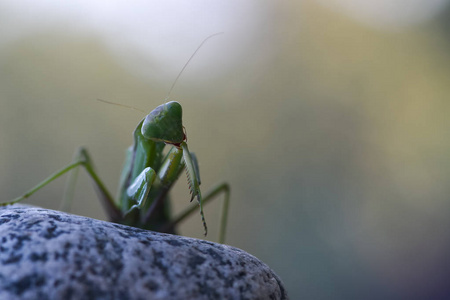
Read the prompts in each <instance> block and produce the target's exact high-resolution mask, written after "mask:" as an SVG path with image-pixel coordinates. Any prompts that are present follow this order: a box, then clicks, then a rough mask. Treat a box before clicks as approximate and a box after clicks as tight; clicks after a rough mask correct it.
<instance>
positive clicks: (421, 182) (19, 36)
mask: <svg viewBox="0 0 450 300" xmlns="http://www.w3.org/2000/svg"><path fill="white" fill-rule="evenodd" d="M448 4H449V1H448V0H431V1H419V0H384V1H375V0H373V1H357V0H316V1H314V0H302V1H260V0H259V1H256V0H254V1H250V0H249V1H238V0H231V1H230V0H227V1H214V2H211V1H206V0H203V1H189V2H187V1H164V2H161V1H133V3H132V4H129V3H127V4H125V2H121V1H109V2H108V4H106V3H105V2H101V1H97V2H93V1H87V0H86V1H76V2H73V1H72V2H58V3H55V2H53V1H49V0H47V1H31V0H28V1H13V0H3V1H1V2H0V170H1V173H0V188H1V191H2V194H1V199H0V200H1V201H2V202H3V201H8V200H11V199H12V198H15V197H17V196H19V195H21V194H22V193H24V192H25V191H26V190H28V189H29V188H31V187H32V186H34V185H35V184H37V183H38V182H40V181H41V180H43V179H44V178H45V177H46V176H48V175H49V174H50V173H52V172H54V171H56V170H58V169H60V168H61V167H63V166H65V165H67V164H68V163H69V162H70V161H71V159H72V155H73V153H74V151H75V149H76V148H77V147H78V146H81V145H84V146H87V147H88V149H89V150H90V152H91V155H92V157H93V160H94V163H95V164H96V167H97V169H98V171H99V173H100V176H101V177H102V178H103V179H104V181H105V182H106V184H107V186H108V187H109V188H110V190H111V191H112V192H115V191H116V187H117V182H118V179H119V174H120V170H121V168H122V163H123V158H124V153H125V149H126V148H127V147H128V146H129V145H130V144H131V141H132V136H131V134H132V131H133V130H134V128H135V126H136V125H137V123H138V122H139V121H140V120H141V118H143V117H144V114H143V113H140V112H137V111H134V110H129V109H125V108H120V107H117V106H113V105H108V104H104V103H99V102H98V101H96V99H97V98H100V99H105V100H108V101H113V102H118V103H122V104H126V105H132V106H135V107H139V108H141V109H143V110H145V111H150V110H152V109H153V108H155V107H156V106H157V105H159V104H162V103H163V102H165V98H166V96H167V93H168V91H169V89H170V86H171V85H172V83H173V81H174V79H175V77H176V76H177V75H178V73H179V71H180V70H181V68H182V67H183V65H184V63H185V62H186V61H187V60H188V58H189V57H190V56H191V54H192V53H193V51H194V50H195V49H196V48H197V46H198V45H199V44H200V43H201V41H202V40H203V39H205V38H206V37H207V36H209V35H211V34H213V33H216V32H224V34H222V35H219V36H217V37H215V38H213V39H211V40H209V41H208V42H207V43H206V44H205V45H204V47H203V48H201V50H200V51H199V52H198V53H197V55H196V56H195V58H194V59H193V60H192V61H191V63H190V64H189V66H188V67H187V69H186V70H185V72H184V73H183V75H182V76H181V78H180V80H179V81H178V83H177V85H176V86H175V89H174V90H173V92H172V93H171V100H176V101H179V102H180V103H181V104H182V105H183V109H184V125H185V127H186V129H187V133H188V144H189V147H190V150H191V151H193V152H195V153H196V154H197V156H198V158H199V161H200V169H201V175H202V188H203V191H204V192H203V193H205V192H206V191H207V190H208V188H209V187H212V186H213V185H214V184H216V183H220V182H223V181H227V182H229V183H230V184H231V187H232V202H231V207H230V210H231V211H230V217H229V226H228V238H227V243H229V244H230V245H232V246H235V247H238V248H241V249H243V250H245V251H247V252H250V253H251V254H253V255H255V256H257V257H258V258H260V259H261V260H263V261H264V262H266V263H267V264H268V265H269V266H270V267H272V268H273V269H274V270H275V272H276V273H277V274H278V275H280V277H281V278H282V280H283V281H284V283H285V285H286V288H287V290H288V293H289V295H290V297H291V299H398V298H411V297H414V298H428V299H430V298H433V297H438V296H442V295H445V294H450V291H449V290H448V289H449V288H448V277H449V275H450V260H449V255H448V253H449V251H450V235H449V234H448V229H449V225H450V218H449V212H450V202H449V199H448V198H449V197H448V195H449V192H450V185H448V184H447V183H448V182H449V180H450V159H449V152H450V138H449V135H448V132H449V129H450V128H449V126H450V121H449V109H450V107H449V105H450V104H449V101H448V95H449V94H450V81H449V78H450V51H449V50H450V22H449V21H448V20H449V17H450V7H449V5H448ZM64 182H65V178H61V179H58V180H57V181H55V182H54V183H52V184H51V185H49V186H48V187H46V188H45V189H43V190H42V191H40V192H39V193H37V194H35V195H34V196H33V197H32V198H31V199H29V200H28V201H27V202H28V203H31V204H35V205H40V206H43V207H46V208H52V209H58V208H59V206H60V203H61V199H62V195H63V189H64ZM173 200H174V201H173V202H174V204H173V205H174V210H175V211H180V210H181V209H183V208H184V207H186V205H187V204H188V201H189V197H188V189H187V183H186V179H185V178H184V177H181V178H180V180H179V183H178V184H177V186H176V188H175V191H174V196H173ZM220 204H221V201H220V200H217V202H216V203H211V204H210V205H208V206H207V207H206V218H207V221H208V225H209V227H210V228H211V234H210V235H209V236H208V239H211V240H213V241H214V240H216V238H217V236H216V234H215V231H216V230H217V229H218V228H217V227H218V226H217V223H218V218H219V210H220ZM72 212H73V213H75V214H79V215H84V216H89V217H94V218H99V219H105V218H106V216H105V214H104V212H103V211H102V208H101V207H100V204H99V202H98V200H97V198H96V196H95V193H94V190H93V188H92V187H91V183H90V180H89V178H88V176H87V175H86V173H85V172H84V171H81V172H80V176H79V181H78V185H77V189H76V194H75V200H74V203H73V206H72ZM180 230H181V233H182V234H183V235H187V236H192V237H198V238H202V232H203V231H202V226H201V222H200V218H199V216H198V215H194V216H193V217H192V218H191V219H190V220H189V221H187V222H186V223H185V224H183V226H181V229H180ZM448 292H449V293H448Z"/></svg>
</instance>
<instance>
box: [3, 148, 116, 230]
mask: <svg viewBox="0 0 450 300" xmlns="http://www.w3.org/2000/svg"><path fill="white" fill-rule="evenodd" d="M76 157H77V158H76V160H75V161H74V162H72V163H71V164H70V165H68V166H66V167H64V168H62V169H61V170H59V171H57V172H55V173H53V174H52V175H50V176H49V177H47V178H46V179H44V180H43V181H42V182H40V183H39V184H37V185H36V186H35V187H33V188H32V189H30V190H29V191H28V192H26V193H25V194H24V195H22V196H21V197H18V198H16V199H14V200H12V201H10V202H5V203H0V206H6V205H11V204H14V203H17V202H20V201H22V200H24V199H27V198H28V197H30V196H31V195H33V194H34V193H35V192H37V191H38V190H40V189H41V188H43V187H44V186H46V185H47V184H49V183H50V182H52V181H53V180H55V179H56V178H59V177H60V176H62V175H64V174H65V173H67V172H69V171H71V170H73V169H75V168H76V167H78V166H83V167H84V168H85V169H86V171H87V172H88V174H89V175H90V176H91V178H92V180H93V181H94V186H95V189H96V191H97V195H98V197H99V198H100V200H101V202H102V204H103V206H104V208H105V210H106V212H107V214H108V215H109V216H110V218H111V220H112V221H117V220H120V218H121V212H120V210H119V209H118V208H117V206H116V204H115V203H114V199H113V198H112V197H111V195H110V193H109V192H108V190H107V189H106V187H105V185H104V184H103V182H102V181H101V180H100V178H99V177H98V175H97V173H96V172H95V170H94V166H93V164H92V161H91V159H90V157H89V154H88V152H87V150H86V149H85V148H80V149H79V150H78V152H77V156H76ZM72 180H75V179H72ZM71 184H74V182H73V183H71ZM71 184H69V185H71Z"/></svg>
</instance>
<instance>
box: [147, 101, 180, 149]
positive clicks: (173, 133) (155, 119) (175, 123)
mask: <svg viewBox="0 0 450 300" xmlns="http://www.w3.org/2000/svg"><path fill="white" fill-rule="evenodd" d="M182 114H183V112H182V108H181V104H180V103H178V102H175V101H170V102H167V103H165V104H161V105H160V106H158V107H157V108H155V109H154V110H152V111H151V112H150V113H149V114H148V115H147V116H146V117H145V119H144V122H143V123H142V129H141V132H142V135H143V136H144V137H145V138H147V139H151V140H153V141H156V142H165V143H167V144H174V145H179V144H181V143H182V142H183V141H184V140H185V139H186V135H185V134H184V130H183V123H182Z"/></svg>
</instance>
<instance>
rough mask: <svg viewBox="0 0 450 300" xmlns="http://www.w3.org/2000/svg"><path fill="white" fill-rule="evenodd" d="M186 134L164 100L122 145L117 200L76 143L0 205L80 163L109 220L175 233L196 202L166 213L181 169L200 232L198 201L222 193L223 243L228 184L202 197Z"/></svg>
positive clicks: (178, 113)
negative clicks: (57, 165)
mask: <svg viewBox="0 0 450 300" xmlns="http://www.w3.org/2000/svg"><path fill="white" fill-rule="evenodd" d="M210 37H211V36H210ZM210 37H208V38H207V39H209V38H210ZM207 39H206V40H207ZM206 40H205V41H206ZM205 41H203V43H204V42H205ZM203 43H202V44H203ZM202 44H201V45H202ZM201 45H200V46H199V48H200V47H201ZM199 48H197V50H196V51H195V52H194V54H195V53H196V52H197V51H198V49H199ZM194 54H193V55H194ZM191 58H192V56H191ZM189 61H190V59H189ZM189 61H188V63H189ZM186 65H187V64H186ZM186 65H185V67H186ZM183 70H184V68H183ZM183 70H182V71H183ZM182 71H181V72H182ZM181 72H180V74H181ZM180 74H179V75H180ZM179 75H178V77H179ZM178 77H177V79H178ZM175 82H176V80H175ZM172 87H173V86H172ZM169 94H170V92H169ZM186 140H187V139H186V132H185V128H184V126H183V123H182V107H181V105H180V103H178V102H175V101H170V102H167V103H165V104H162V105H160V106H158V107H156V108H155V109H154V110H152V111H151V112H150V113H149V114H148V115H147V116H146V117H145V118H144V119H142V120H141V121H140V122H139V124H138V125H137V127H136V129H135V130H134V132H133V144H132V145H131V146H130V147H129V148H128V150H127V154H126V159H125V164H124V168H123V170H122V174H121V176H120V181H119V189H118V190H119V192H118V195H117V200H115V199H114V198H113V197H112V196H111V194H110V193H109V191H108V190H107V188H106V187H105V185H104V183H103V182H102V180H101V179H100V177H99V176H98V174H97V171H96V170H95V168H94V166H93V163H92V160H91V157H90V155H89V153H88V151H87V149H86V148H80V149H79V150H78V151H77V155H76V157H75V159H74V161H73V162H72V163H71V164H69V165H68V166H66V167H64V168H62V169H61V170H59V171H57V172H55V173H54V174H52V175H50V176H49V177H47V178H46V179H45V180H44V181H42V182H41V183H39V184H38V185H36V186H35V187H33V188H32V189H31V190H29V191H28V192H26V193H25V194H24V195H23V196H21V197H18V198H16V199H14V200H12V201H10V202H6V203H0V206H5V205H10V204H14V203H17V202H20V201H22V200H24V199H26V198H28V197H30V196H31V195H32V194H34V193H35V192H36V191H38V190H39V189H41V188H42V187H44V186H46V185H47V184H49V183H50V182H52V181H53V180H55V179H56V178H58V177H60V176H62V175H63V174H65V173H68V172H71V171H74V170H75V169H77V168H78V167H84V169H85V170H86V171H87V173H88V174H89V175H90V177H91V178H92V180H93V183H94V187H95V190H96V192H97V195H98V197H99V199H100V201H101V203H102V206H103V208H104V209H105V212H106V214H107V215H108V216H109V219H110V221H111V222H115V223H121V224H126V225H130V226H134V227H139V228H143V229H148V230H154V231H160V232H166V233H175V227H176V225H178V223H179V222H181V221H182V220H184V219H185V218H186V217H187V216H189V215H190V214H191V213H193V212H194V211H195V210H196V207H195V206H191V207H189V208H187V209H186V210H184V211H183V212H182V213H180V214H179V215H178V216H176V217H171V213H170V205H169V201H168V193H169V191H170V189H171V187H172V185H173V184H174V183H175V182H176V181H177V179H178V178H179V177H180V174H181V173H182V172H183V170H185V172H186V175H187V179H188V185H189V189H190V192H191V199H190V200H191V202H192V200H193V199H194V198H196V199H197V202H198V205H199V208H200V215H201V219H202V222H203V227H204V234H205V236H206V234H207V231H208V229H207V226H206V221H205V216H204V213H203V205H204V204H205V203H207V202H209V201H211V199H213V198H214V197H216V196H217V195H219V194H221V193H223V194H224V202H223V206H222V216H221V221H220V231H219V242H220V243H223V242H224V240H225V228H226V222H227V214H228V205H229V194H230V187H229V185H228V184H227V183H223V184H220V185H217V186H216V187H215V188H213V189H212V190H211V191H210V192H209V193H208V194H206V195H205V196H204V197H202V194H201V191H200V174H199V167H198V162H197V158H196V156H195V155H194V154H193V153H190V152H189V149H188V146H187V143H186ZM166 146H169V147H170V149H169V150H168V152H167V153H166V152H165V151H164V150H165V147H166ZM71 173H72V174H71V175H72V176H71V177H70V178H69V181H68V182H69V185H68V186H69V187H70V189H72V187H73V185H74V184H75V178H76V173H75V172H71ZM68 194H70V193H68Z"/></svg>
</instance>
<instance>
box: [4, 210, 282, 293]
mask: <svg viewBox="0 0 450 300" xmlns="http://www.w3.org/2000/svg"><path fill="white" fill-rule="evenodd" d="M0 239H1V245H0V299H65V300H67V299H287V294H286V291H285V290H284V287H283V284H282V282H281V280H280V279H279V277H278V276H277V275H276V274H275V273H274V272H273V271H272V270H271V269H270V268H269V267H268V266H267V265H265V264H264V263H263V262H261V261H260V260H258V259H257V258H255V257H254V256H252V255H250V254H248V253H246V252H244V251H242V250H240V249H237V248H233V247H230V246H226V245H220V244H216V243H211V242H208V241H203V240H198V239H192V238H185V237H178V236H173V235H169V234H161V233H155V232H151V231H146V230H141V229H137V228H133V227H128V226H123V225H118V224H114V223H109V222H104V221H99V220H94V219H90V218H86V217H80V216H75V215H70V214H66V213H62V212H58V211H53V210H48V209H43V208H37V207H30V206H23V205H14V206H7V207H3V208H1V209H0Z"/></svg>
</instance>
